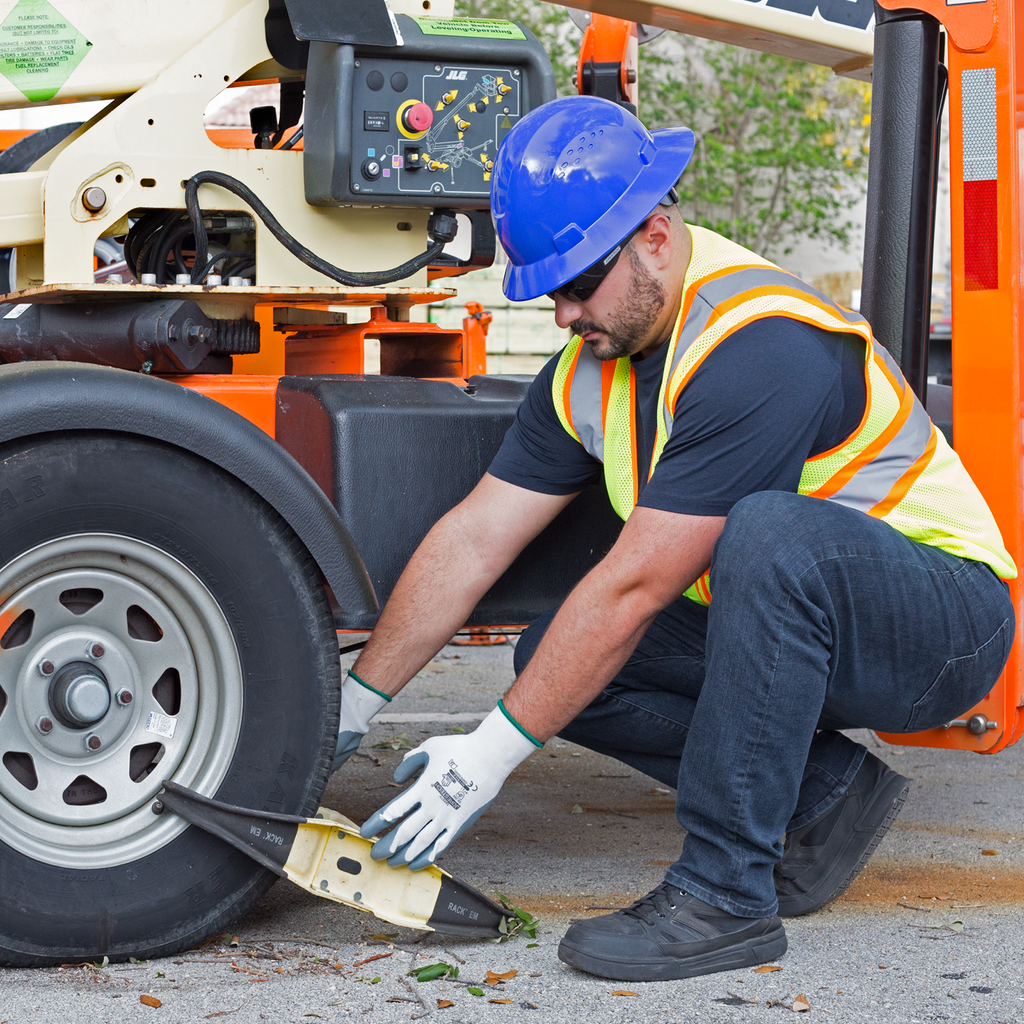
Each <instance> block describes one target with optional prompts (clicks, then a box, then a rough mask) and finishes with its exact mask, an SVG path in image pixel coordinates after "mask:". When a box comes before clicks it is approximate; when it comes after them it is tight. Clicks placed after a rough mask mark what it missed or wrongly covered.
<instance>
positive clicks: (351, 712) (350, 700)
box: [331, 672, 391, 772]
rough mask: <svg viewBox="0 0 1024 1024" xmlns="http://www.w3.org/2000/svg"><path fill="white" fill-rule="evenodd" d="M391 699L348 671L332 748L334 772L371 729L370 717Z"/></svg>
mask: <svg viewBox="0 0 1024 1024" xmlns="http://www.w3.org/2000/svg"><path fill="white" fill-rule="evenodd" d="M390 703H391V698H390V697H387V696H385V695H384V694H383V693H378V692H377V691H376V690H375V689H373V687H372V686H367V684H366V683H364V682H363V681H362V680H361V679H360V678H359V677H358V676H356V675H353V674H352V673H351V672H349V674H348V678H347V679H346V680H345V681H344V683H343V684H342V687H341V721H340V722H339V724H338V743H337V746H336V747H335V748H334V762H333V764H332V765H331V771H332V772H336V771H337V770H338V769H339V768H340V767H341V766H342V765H343V764H344V763H345V762H346V761H347V760H348V759H349V758H350V757H351V756H352V755H353V754H354V753H355V752H356V750H357V749H358V747H359V744H360V742H361V741H362V739H363V737H364V736H365V735H366V734H367V733H368V732H369V731H370V719H371V718H373V716H374V715H376V714H377V712H378V711H380V709H381V708H383V707H385V706H386V705H387V704H390Z"/></svg>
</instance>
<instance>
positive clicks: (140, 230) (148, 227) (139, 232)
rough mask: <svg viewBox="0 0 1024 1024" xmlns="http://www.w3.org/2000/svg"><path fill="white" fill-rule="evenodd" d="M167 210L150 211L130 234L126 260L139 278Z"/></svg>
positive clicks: (125, 251) (126, 248)
mask: <svg viewBox="0 0 1024 1024" xmlns="http://www.w3.org/2000/svg"><path fill="white" fill-rule="evenodd" d="M166 216H167V211H166V210H150V211H149V213H146V214H144V215H143V216H142V217H140V218H139V219H138V220H137V221H136V222H135V223H134V224H133V225H132V227H131V229H130V230H129V232H128V239H127V241H126V242H125V247H124V258H125V262H126V263H127V264H128V269H129V270H130V271H131V272H132V274H133V275H134V276H135V277H136V278H137V277H138V276H139V274H140V273H141V270H140V269H139V268H140V267H141V266H143V265H144V262H145V258H146V256H147V255H148V253H149V247H150V245H151V244H152V242H153V239H154V238H155V236H156V234H157V232H158V231H159V230H160V229H161V228H162V227H163V223H164V218H165V217H166Z"/></svg>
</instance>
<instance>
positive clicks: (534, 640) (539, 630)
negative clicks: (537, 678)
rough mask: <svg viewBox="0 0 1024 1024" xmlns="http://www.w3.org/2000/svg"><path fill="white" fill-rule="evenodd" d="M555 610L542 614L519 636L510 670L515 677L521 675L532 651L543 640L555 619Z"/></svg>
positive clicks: (531, 655)
mask: <svg viewBox="0 0 1024 1024" xmlns="http://www.w3.org/2000/svg"><path fill="white" fill-rule="evenodd" d="M557 610H558V609H557V608H552V609H551V610H550V611H547V612H544V614H543V615H540V616H538V617H537V618H536V619H534V620H533V622H531V623H530V625H529V626H527V627H526V629H524V630H523V632H522V633H521V634H520V636H519V639H518V640H517V641H516V649H515V651H514V652H513V654H512V668H513V671H514V672H515V674H516V676H519V675H521V674H522V671H523V669H524V668H526V666H527V665H528V664H529V663H530V659H531V658H532V657H533V654H534V651H536V650H537V648H538V647H539V646H540V642H541V640H543V639H544V634H545V633H546V632H547V631H548V626H550V625H551V620H552V619H553V618H554V617H555V612H556V611H557Z"/></svg>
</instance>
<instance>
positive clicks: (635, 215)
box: [502, 128, 695, 302]
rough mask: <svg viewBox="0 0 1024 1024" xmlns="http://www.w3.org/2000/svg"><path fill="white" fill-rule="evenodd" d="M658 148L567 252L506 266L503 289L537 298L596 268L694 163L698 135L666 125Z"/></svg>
mask: <svg viewBox="0 0 1024 1024" xmlns="http://www.w3.org/2000/svg"><path fill="white" fill-rule="evenodd" d="M651 135H652V138H653V139H654V144H655V147H656V152H655V153H654V156H653V159H651V160H650V163H649V164H648V166H646V167H645V168H644V170H643V173H641V174H638V175H637V176H636V178H635V179H634V180H633V182H632V184H631V185H630V186H629V188H627V189H626V191H625V192H623V193H622V195H621V196H620V197H619V198H618V199H617V200H616V201H615V203H613V204H612V206H611V207H610V208H609V209H608V210H606V211H605V212H604V213H603V214H602V215H601V216H600V217H599V218H598V219H597V220H596V221H595V222H594V223H593V224H592V225H590V227H588V228H586V229H585V230H584V229H580V234H581V235H582V236H583V237H582V239H581V240H580V241H579V242H577V243H576V244H575V245H574V246H573V247H572V248H571V249H569V250H568V251H567V252H556V253H553V254H552V255H550V256H547V257H545V258H544V259H541V260H538V261H537V262H535V263H527V264H523V265H521V266H517V265H516V264H514V263H512V262H509V263H508V264H507V266H506V267H505V279H504V281H503V282H502V290H503V291H504V293H505V296H506V297H507V298H509V299H511V300H512V301H513V302H523V301H525V300H527V299H535V298H537V297H538V296H539V295H544V294H546V293H548V292H552V291H554V290H555V289H556V288H560V287H561V286H562V285H564V284H565V283H566V282H568V281H571V280H572V279H573V278H574V277H576V276H577V275H578V274H582V273H583V271H584V270H586V269H587V268H588V267H591V266H593V265H594V264H595V263H596V262H597V261H598V260H599V259H601V257H602V256H604V255H605V254H606V253H607V252H608V251H609V250H610V249H612V248H613V247H614V246H615V244H616V243H617V242H619V241H621V240H622V239H623V238H625V237H626V236H627V235H628V234H629V233H630V232H631V231H633V229H634V228H636V227H637V225H638V224H641V223H642V222H643V221H644V220H645V219H646V218H647V217H649V216H650V215H651V213H652V212H653V211H654V208H655V206H657V205H658V203H659V202H660V201H661V200H662V199H663V198H664V197H665V195H667V194H668V190H669V189H670V188H672V186H673V185H675V184H676V182H677V181H678V180H679V177H680V175H681V174H682V173H683V171H684V170H685V169H686V165H687V164H688V163H689V162H690V158H691V157H692V156H693V150H694V144H695V143H694V136H693V132H692V131H690V129H689V128H660V129H658V130H657V131H655V132H652V133H651Z"/></svg>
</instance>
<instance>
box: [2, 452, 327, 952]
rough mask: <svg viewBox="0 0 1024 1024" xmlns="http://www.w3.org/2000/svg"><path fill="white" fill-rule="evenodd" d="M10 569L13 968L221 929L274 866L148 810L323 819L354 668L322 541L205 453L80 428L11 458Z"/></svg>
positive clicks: (7, 483) (5, 568)
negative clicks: (310, 539) (342, 657)
mask: <svg viewBox="0 0 1024 1024" xmlns="http://www.w3.org/2000/svg"><path fill="white" fill-rule="evenodd" d="M0 566H2V568H0V687H2V692H0V906H2V907H3V912H2V914H0V963H2V964H4V965H8V966H45V965H53V964H61V963H67V962H69V961H80V960H83V959H88V960H93V959H95V958H97V957H103V956H108V957H110V959H111V960H119V959H126V958H127V957H129V956H135V957H137V958H139V959H145V958H149V957H154V956H163V955H167V954H170V953H173V952H177V951H179V950H182V949H187V948H189V947H191V946H193V945H195V944H196V943H198V942H201V941H202V940H204V939H206V938H208V937H210V936H211V935H215V934H217V933H218V932H219V931H222V930H224V928H225V927H226V926H227V925H228V923H229V922H230V921H232V920H233V919H235V918H237V917H239V916H240V915H242V914H244V913H245V912H246V911H247V910H248V909H249V908H250V907H251V906H252V905H253V904H254V903H255V902H256V901H257V900H258V899H259V897H260V896H262V895H263V893H265V892H266V890H267V889H268V888H269V887H270V885H271V884H272V883H273V881H274V880H275V876H274V875H273V874H272V873H270V872H268V871H266V870H265V869H263V868H261V867H259V866H258V865H256V863H255V862H254V861H252V860H250V859H249V858H248V857H246V856H245V855H244V854H241V853H239V852H238V851H236V850H234V849H232V848H230V847H229V846H227V845H226V844H225V843H223V842H221V841H220V840H218V839H216V838H214V837H213V836H211V835H209V834H207V833H205V832H203V831H201V830H200V829H198V828H195V827H190V826H187V825H186V824H185V822H184V821H182V820H181V819H180V818H178V817H177V816H175V815H173V814H170V813H164V814H162V815H157V814H154V813H153V811H152V804H153V802H154V797H155V794H156V792H157V791H158V790H159V787H160V783H161V782H162V781H163V780H164V779H165V778H172V779H174V780H175V781H178V782H180V783H182V784H183V785H186V786H189V787H190V788H193V789H196V790H198V791H199V792H201V793H204V794H206V795H208V796H212V797H215V798H217V799H219V800H223V801H226V802H229V803H232V804H237V805H240V806H243V807H252V808H257V809H259V808H262V809H267V810H273V811H279V812H284V813H297V814H310V813H312V812H313V811H315V809H316V807H317V805H318V802H319V798H320V796H321V794H322V792H323V789H324V787H325V785H326V783H327V778H328V774H329V767H330V763H331V757H332V754H333V751H334V743H335V739H336V736H337V731H338V704H339V694H340V685H341V678H340V667H339V659H338V655H337V635H336V633H335V630H334V624H333V621H332V618H331V611H330V606H329V603H328V600H327V596H326V593H325V589H324V585H323V582H322V580H321V578H320V575H319V572H318V570H317V567H316V565H315V563H314V562H313V560H312V558H311V557H310V555H309V553H308V552H307V551H306V548H305V547H304V546H303V545H302V543H301V542H300V541H299V540H298V538H296V536H295V535H294V534H293V533H292V531H291V530H290V529H289V527H288V526H287V525H286V524H285V522H284V521H283V520H282V519H281V517H280V516H279V515H278V514H277V513H276V512H275V511H274V510H273V509H272V508H271V507H270V506H269V505H267V504H266V503H265V502H264V501H263V500H262V499H261V498H259V497H258V496H257V495H255V494H254V493H253V492H252V491H251V490H249V489H248V488H247V487H245V486H244V485H243V484H241V483H240V482H239V481H238V480H236V479H235V478H233V477H231V476H229V475H228V474H226V473H224V472H223V471H222V470H220V469H218V468H217V467H215V466H213V465H211V464H210V463H208V462H206V461H204V460H203V459H200V458H198V457H196V456H194V455H191V454H189V453H186V452H183V451H181V450H180V449H176V448H174V447H171V446H168V445H165V444H163V443H158V442H155V441H151V440H148V439H140V438H138V437H133V436H128V435H118V434H113V433H64V434H48V435H39V436H36V437H32V438H27V439H21V440H18V441H15V442H10V443H8V444H7V445H5V446H3V447H2V448H0ZM97 595H99V597H97ZM97 645H98V646H99V648H102V650H98V648H97ZM47 662H49V663H50V664H47ZM83 665H84V666H85V667H84V668H83V667H82V666H83ZM175 673H176V674H177V676H176V677H175ZM69 680H70V682H69ZM104 686H105V687H106V690H107V694H108V697H107V698H106V699H108V700H109V708H108V709H106V710H105V711H104V710H103V707H102V700H100V705H97V704H96V701H97V699H99V698H102V696H103V687H104ZM123 690H129V691H130V692H131V694H132V696H131V698H130V703H124V702H123V698H124V694H123V692H122V691H123ZM61 694H63V697H62V696H61ZM97 694H98V695H99V698H98V697H97ZM118 694H120V699H119V698H118ZM76 716H77V717H76ZM97 716H99V717H98V718H97ZM42 718H49V719H50V720H51V722H50V724H51V728H50V729H49V731H48V732H45V731H43V729H45V723H42V724H43V728H40V720H41V719H42ZM171 723H174V724H173V725H172V724H171ZM89 736H96V737H97V738H98V740H99V741H100V748H99V750H90V749H89V739H88V737H89ZM158 747H159V748H160V749H159V750H158V749H157V748H158ZM83 777H84V780H83ZM33 781H34V783H35V785H34V786H33V785H32V783H33Z"/></svg>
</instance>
